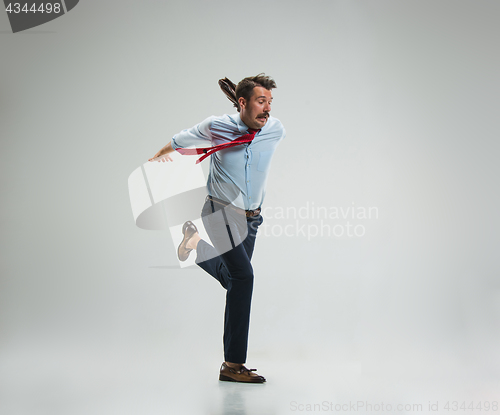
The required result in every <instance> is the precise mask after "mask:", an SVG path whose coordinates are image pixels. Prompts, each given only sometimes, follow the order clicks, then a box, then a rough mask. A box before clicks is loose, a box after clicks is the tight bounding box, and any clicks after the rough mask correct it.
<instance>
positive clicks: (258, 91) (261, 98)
mask: <svg viewBox="0 0 500 415" xmlns="http://www.w3.org/2000/svg"><path fill="white" fill-rule="evenodd" d="M272 101H273V96H272V94H271V91H269V90H268V89H266V88H263V87H261V86H256V87H255V88H254V89H253V94H252V96H251V97H250V99H249V100H248V101H246V100H245V98H242V97H240V99H239V101H238V102H239V104H240V108H241V111H240V117H241V121H243V122H244V123H245V125H246V126H247V127H248V128H253V129H255V130H259V129H261V128H262V127H264V125H266V122H267V119H268V118H269V113H270V112H271V102H272Z"/></svg>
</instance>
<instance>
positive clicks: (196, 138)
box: [172, 117, 213, 150]
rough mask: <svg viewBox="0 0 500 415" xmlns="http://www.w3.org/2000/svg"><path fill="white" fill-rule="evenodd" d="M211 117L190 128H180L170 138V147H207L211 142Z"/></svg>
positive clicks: (175, 148)
mask: <svg viewBox="0 0 500 415" xmlns="http://www.w3.org/2000/svg"><path fill="white" fill-rule="evenodd" d="M212 118H213V117H208V118H207V119H206V120H204V121H202V122H200V123H199V124H197V125H195V126H194V127H192V128H189V129H187V130H182V131H181V132H180V133H179V134H176V135H174V137H173V138H172V148H173V149H174V150H177V149H178V148H185V147H190V146H195V147H207V146H210V144H211V143H212V132H211V129H212Z"/></svg>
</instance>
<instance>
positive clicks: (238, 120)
mask: <svg viewBox="0 0 500 415" xmlns="http://www.w3.org/2000/svg"><path fill="white" fill-rule="evenodd" d="M234 119H235V120H236V124H237V125H238V130H239V132H240V133H242V134H246V133H247V132H248V127H247V125H246V124H245V123H244V122H243V121H241V117H240V113H239V112H238V113H236V114H235V115H234ZM270 119H271V116H269V118H268V119H267V122H266V124H265V125H264V127H262V128H261V129H260V132H261V133H262V132H263V131H266V129H267V128H268V125H269V120H270Z"/></svg>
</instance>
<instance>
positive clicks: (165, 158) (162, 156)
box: [149, 153, 174, 163]
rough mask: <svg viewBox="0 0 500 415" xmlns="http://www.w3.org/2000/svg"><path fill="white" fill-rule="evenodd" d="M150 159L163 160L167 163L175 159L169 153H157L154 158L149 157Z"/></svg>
mask: <svg viewBox="0 0 500 415" xmlns="http://www.w3.org/2000/svg"><path fill="white" fill-rule="evenodd" d="M149 161H158V162H159V161H161V162H162V163H165V162H166V161H174V160H173V159H172V157H170V155H169V154H164V155H160V156H159V155H158V153H156V154H155V155H154V156H153V157H152V158H150V159H149Z"/></svg>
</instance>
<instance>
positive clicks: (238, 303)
mask: <svg viewBox="0 0 500 415" xmlns="http://www.w3.org/2000/svg"><path fill="white" fill-rule="evenodd" d="M242 212H243V215H242ZM202 220H203V225H204V226H205V229H206V231H207V233H208V235H209V236H210V240H211V241H212V243H213V244H214V246H212V245H210V244H208V243H207V242H205V241H203V240H201V241H200V242H199V243H198V248H197V259H196V263H197V264H198V265H199V266H200V267H201V268H203V269H204V270H205V271H206V272H208V273H209V274H210V275H212V276H213V277H214V278H215V279H216V280H217V281H219V282H220V284H221V285H222V286H223V287H224V288H225V289H226V290H227V292H226V309H225V312H224V360H225V361H226V362H232V363H245V362H246V357H247V345H248V329H249V324H250V304H251V301H252V290H253V268H252V265H251V263H250V260H251V259H252V254H253V249H254V246H255V238H256V236H257V228H258V227H259V226H260V225H261V224H262V222H263V218H262V216H261V215H257V216H254V217H250V218H247V217H246V216H244V211H241V210H240V211H237V210H235V209H234V208H232V207H226V208H223V207H222V206H220V205H219V206H217V204H216V203H215V202H213V201H211V200H207V201H206V202H205V205H204V206H203V210H202ZM245 222H246V223H245ZM245 225H246V226H245ZM214 247H215V248H214Z"/></svg>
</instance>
